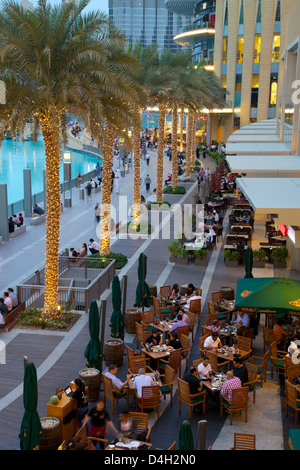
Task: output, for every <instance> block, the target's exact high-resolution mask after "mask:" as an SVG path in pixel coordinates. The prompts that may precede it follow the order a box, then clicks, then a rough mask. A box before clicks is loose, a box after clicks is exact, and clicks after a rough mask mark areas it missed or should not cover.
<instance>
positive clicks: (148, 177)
mask: <svg viewBox="0 0 300 470" xmlns="http://www.w3.org/2000/svg"><path fill="white" fill-rule="evenodd" d="M150 184H151V178H150V176H149V175H147V176H146V178H145V185H146V191H147V193H148V192H149V191H150Z"/></svg>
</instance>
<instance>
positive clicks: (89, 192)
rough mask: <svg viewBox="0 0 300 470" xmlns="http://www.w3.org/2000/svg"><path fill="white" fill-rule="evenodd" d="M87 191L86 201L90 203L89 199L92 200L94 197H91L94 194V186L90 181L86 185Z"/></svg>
mask: <svg viewBox="0 0 300 470" xmlns="http://www.w3.org/2000/svg"><path fill="white" fill-rule="evenodd" d="M85 189H86V201H87V202H88V200H89V199H92V195H91V193H92V184H91V182H90V181H89V182H88V184H87V185H86V187H85Z"/></svg>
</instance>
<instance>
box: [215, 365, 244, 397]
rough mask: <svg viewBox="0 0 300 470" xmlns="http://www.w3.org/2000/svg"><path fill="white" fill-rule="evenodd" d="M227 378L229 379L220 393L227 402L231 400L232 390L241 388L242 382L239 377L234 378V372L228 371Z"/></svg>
mask: <svg viewBox="0 0 300 470" xmlns="http://www.w3.org/2000/svg"><path fill="white" fill-rule="evenodd" d="M226 376H227V379H226V381H225V382H224V384H223V387H222V390H221V392H220V393H221V395H223V398H225V400H231V398H232V390H233V389H234V388H241V387H242V382H241V380H240V379H239V378H238V377H235V376H234V372H233V371H232V370H229V371H227V372H226Z"/></svg>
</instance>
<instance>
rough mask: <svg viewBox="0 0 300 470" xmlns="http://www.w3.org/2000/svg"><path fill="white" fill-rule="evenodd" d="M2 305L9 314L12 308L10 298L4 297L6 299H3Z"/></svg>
mask: <svg viewBox="0 0 300 470" xmlns="http://www.w3.org/2000/svg"><path fill="white" fill-rule="evenodd" d="M4 303H5V304H6V305H7V308H8V311H9V312H10V311H11V310H12V308H13V306H12V300H11V298H10V297H6V298H5V299H4Z"/></svg>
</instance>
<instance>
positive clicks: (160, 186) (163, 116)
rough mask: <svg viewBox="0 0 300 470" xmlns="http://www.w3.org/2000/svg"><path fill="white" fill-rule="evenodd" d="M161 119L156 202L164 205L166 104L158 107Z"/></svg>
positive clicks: (159, 124)
mask: <svg viewBox="0 0 300 470" xmlns="http://www.w3.org/2000/svg"><path fill="white" fill-rule="evenodd" d="M158 110H159V118H158V133H159V137H158V145H157V163H156V165H157V167H156V202H157V203H158V204H162V203H163V188H164V181H163V179H164V145H165V121H166V111H167V106H166V104H165V103H160V104H159V105H158Z"/></svg>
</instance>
